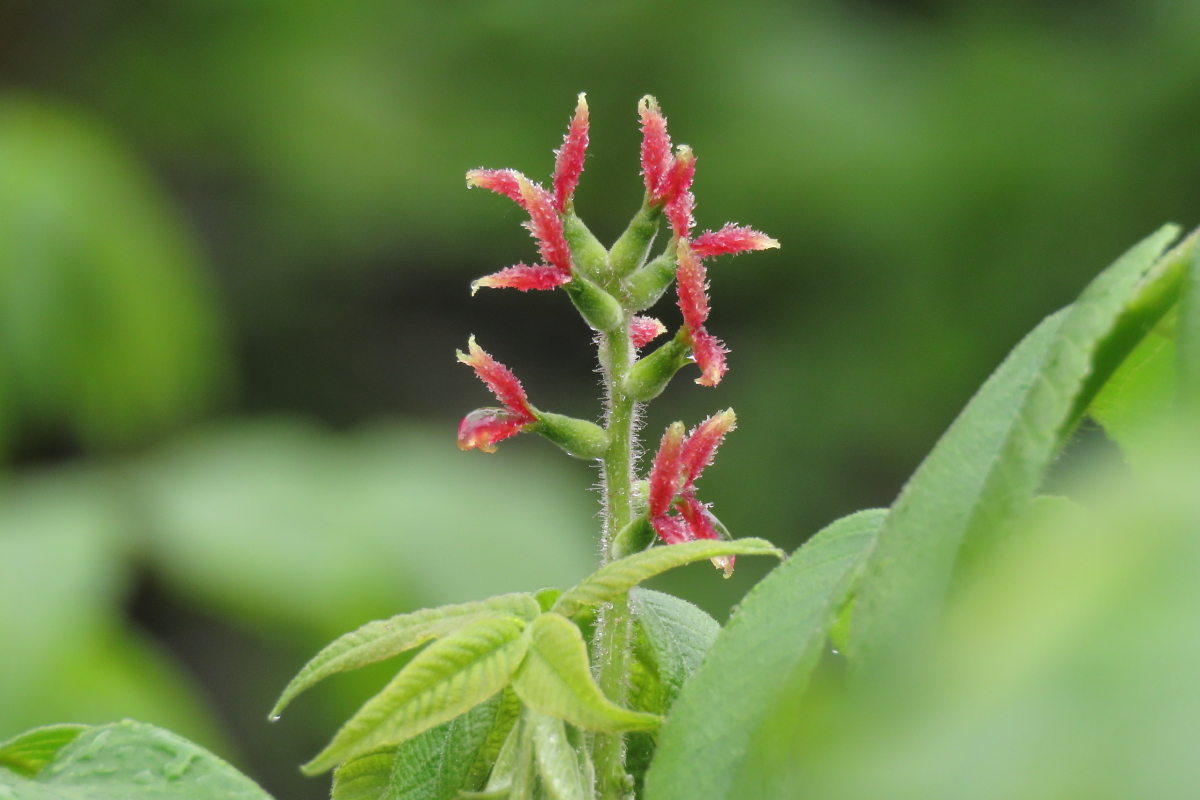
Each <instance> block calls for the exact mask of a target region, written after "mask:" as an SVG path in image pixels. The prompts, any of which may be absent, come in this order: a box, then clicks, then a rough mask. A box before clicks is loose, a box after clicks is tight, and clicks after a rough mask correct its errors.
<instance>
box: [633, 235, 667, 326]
mask: <svg viewBox="0 0 1200 800" xmlns="http://www.w3.org/2000/svg"><path fill="white" fill-rule="evenodd" d="M675 265H676V259H675V249H674V248H671V247H668V248H667V250H666V252H665V253H663V254H662V255H660V256H659V257H658V258H655V259H654V260H653V261H651V262H650V263H649V264H647V265H646V266H644V267H642V268H641V269H639V270H638V271H637V272H635V273H633V274H632V275H630V276H629V277H628V278H626V279H625V289H626V291H627V292H628V296H629V305H630V308H632V309H633V310H634V311H641V310H643V309H646V308H649V307H650V306H652V305H654V304H655V303H657V302H658V301H659V298H661V297H662V296H663V294H664V293H665V292H666V291H667V289H669V288H670V286H671V282H672V281H674V280H675Z"/></svg>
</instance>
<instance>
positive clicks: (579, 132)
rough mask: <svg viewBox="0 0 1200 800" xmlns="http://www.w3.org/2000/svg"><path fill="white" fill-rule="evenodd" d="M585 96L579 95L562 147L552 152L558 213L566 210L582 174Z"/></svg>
mask: <svg viewBox="0 0 1200 800" xmlns="http://www.w3.org/2000/svg"><path fill="white" fill-rule="evenodd" d="M586 98H587V95H585V94H584V93H583V92H580V93H579V103H578V104H576V106H575V116H574V118H573V119H572V120H571V125H570V126H569V127H568V128H567V135H566V136H564V137H563V145H562V147H560V148H559V149H558V150H555V151H554V156H555V158H554V205H555V207H556V208H557V209H558V211H559V213H564V212H566V210H567V203H569V202H570V201H571V196H572V195H573V194H574V193H575V187H576V186H578V185H579V176H580V175H581V174H582V173H583V157H584V154H586V153H587V146H588V105H587V99H586Z"/></svg>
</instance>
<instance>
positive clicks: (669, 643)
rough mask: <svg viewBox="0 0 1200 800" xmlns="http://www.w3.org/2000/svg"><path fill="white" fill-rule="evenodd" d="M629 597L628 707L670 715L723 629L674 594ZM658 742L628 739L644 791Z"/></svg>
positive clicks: (645, 734)
mask: <svg viewBox="0 0 1200 800" xmlns="http://www.w3.org/2000/svg"><path fill="white" fill-rule="evenodd" d="M629 595H630V608H631V610H632V612H633V652H632V655H633V660H632V662H631V664H630V678H629V707H630V708H633V709H635V710H637V711H648V712H650V713H651V714H659V715H665V714H666V713H667V712H668V711H670V710H671V706H672V705H674V703H675V698H677V697H678V696H679V692H680V690H682V689H683V685H684V683H686V682H687V680H688V679H689V678H690V677H691V676H692V673H693V672H695V671H696V669H697V668H698V667H699V666H700V662H701V660H702V659H703V658H704V655H705V653H707V652H708V650H709V648H710V647H712V643H713V641H714V640H715V639H716V638H717V634H718V633H720V632H721V625H720V623H718V622H717V621H716V620H715V619H713V618H712V617H710V616H709V615H708V614H706V613H705V612H704V611H702V610H701V609H699V608H697V607H696V606H694V605H692V604H691V603H689V602H688V601H686V600H682V599H680V598H678V597H674V596H673V595H669V594H664V593H662V592H655V591H653V590H650V589H644V588H641V587H637V588H634V589H633V590H631V591H630V593H629ZM657 743H658V735H657V732H656V731H638V732H636V733H631V734H629V735H628V737H627V738H626V743H625V768H626V769H627V770H628V771H629V774H630V775H632V776H633V779H634V783H635V786H636V787H637V788H638V791H639V792H640V789H641V785H642V781H643V779H644V778H645V774H646V770H647V769H648V768H649V766H650V759H651V758H652V757H653V755H654V750H655V748H656V746H657Z"/></svg>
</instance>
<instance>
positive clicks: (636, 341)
mask: <svg viewBox="0 0 1200 800" xmlns="http://www.w3.org/2000/svg"><path fill="white" fill-rule="evenodd" d="M666 332H667V326H666V325H663V324H662V323H661V322H659V321H658V320H657V319H655V318H654V317H634V318H633V319H632V320H630V322H629V336H630V338H631V339H633V346H634V347H645V346H646V345H648V344H649V343H650V342H652V341H654V340H655V339H657V338H658V337H659V336H662V335H663V334H664V333H666Z"/></svg>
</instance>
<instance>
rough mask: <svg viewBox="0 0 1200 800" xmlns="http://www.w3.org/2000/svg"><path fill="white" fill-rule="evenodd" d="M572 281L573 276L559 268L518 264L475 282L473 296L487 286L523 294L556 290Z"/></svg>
mask: <svg viewBox="0 0 1200 800" xmlns="http://www.w3.org/2000/svg"><path fill="white" fill-rule="evenodd" d="M570 280H571V275H570V274H569V273H566V274H564V273H563V271H562V270H560V269H558V268H557V267H548V266H546V265H544V264H537V265H535V266H532V267H528V266H526V265H524V264H517V265H516V266H515V267H505V268H504V269H502V270H500V271H499V272H494V273H492V274H491V275H485V276H484V277H482V278H480V279H479V280H477V281H473V282H472V283H471V294H475V292H477V291H479V289H480V288H481V287H485V286H486V287H488V288H491V289H501V288H504V289H520V290H521V291H522V292H527V291H529V290H530V289H554V288H557V287H559V286H562V285H563V284H564V283H569V282H570Z"/></svg>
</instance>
